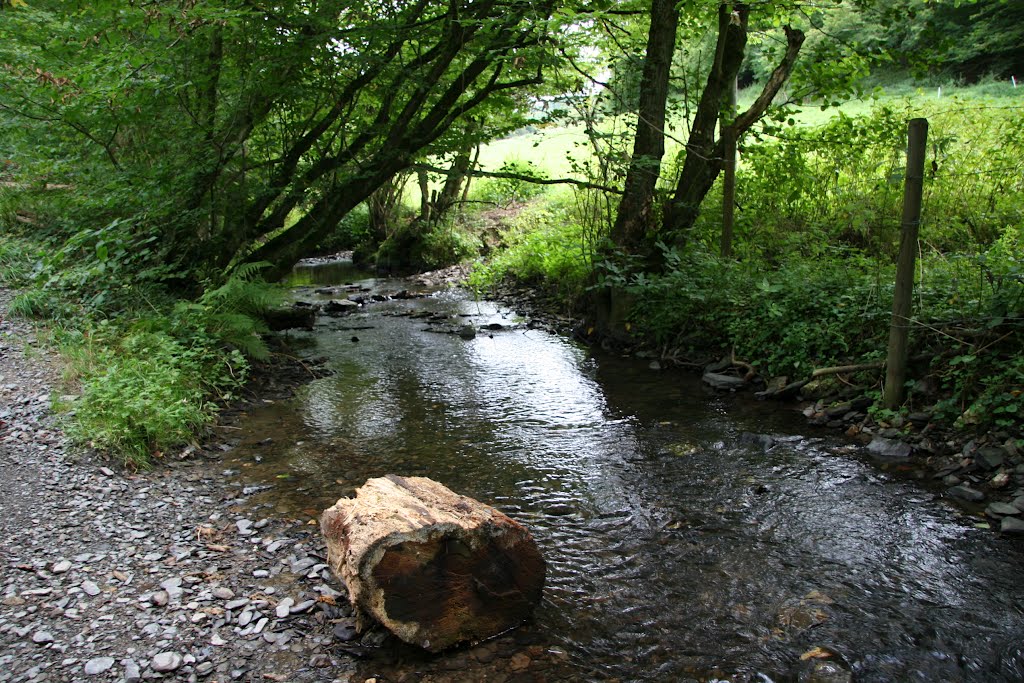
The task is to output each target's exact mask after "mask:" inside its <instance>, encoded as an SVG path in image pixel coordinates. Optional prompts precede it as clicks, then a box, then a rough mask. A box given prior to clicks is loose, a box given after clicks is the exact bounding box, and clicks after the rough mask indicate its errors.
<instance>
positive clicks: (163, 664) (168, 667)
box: [149, 652, 184, 673]
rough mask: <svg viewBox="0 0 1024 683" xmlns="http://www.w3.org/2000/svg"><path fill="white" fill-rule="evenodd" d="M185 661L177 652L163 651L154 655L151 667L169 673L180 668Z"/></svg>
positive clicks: (159, 671) (158, 671)
mask: <svg viewBox="0 0 1024 683" xmlns="http://www.w3.org/2000/svg"><path fill="white" fill-rule="evenodd" d="M183 661H184V660H183V658H182V656H181V655H180V654H178V653H177V652H161V653H159V654H157V655H155V656H154V657H153V659H152V661H150V663H149V667H150V668H151V669H153V671H156V672H157V673H167V672H168V671H177V670H178V669H180V668H181V665H182V662H183Z"/></svg>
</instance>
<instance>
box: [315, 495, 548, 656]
mask: <svg viewBox="0 0 1024 683" xmlns="http://www.w3.org/2000/svg"><path fill="white" fill-rule="evenodd" d="M321 528H322V530H323V533H324V537H325V538H326V540H327V559H328V562H329V564H330V566H331V569H332V570H333V571H334V573H335V574H336V575H337V576H338V577H339V578H341V580H342V581H344V582H345V585H346V586H347V587H348V591H349V599H350V600H351V602H352V605H353V607H355V608H356V611H357V614H359V616H360V620H359V621H360V627H362V626H364V625H365V624H364V623H363V622H364V620H365V618H366V617H367V616H369V617H372V618H373V619H376V620H377V621H379V622H380V623H381V624H383V625H384V626H385V627H386V628H387V629H388V630H390V631H391V632H392V633H394V634H395V635H396V636H398V637H399V638H401V639H402V640H404V641H405V642H407V643H411V644H414V645H418V646H420V647H423V648H425V649H427V650H430V651H432V652H437V651H440V650H443V649H445V648H448V647H451V646H452V645H455V644H457V643H460V642H464V641H475V640H480V639H483V638H488V637H491V636H494V635H497V634H498V633H501V632H503V631H505V630H508V629H509V628H512V627H514V626H517V625H519V624H520V623H522V622H523V621H524V620H525V619H526V618H527V617H529V615H530V613H531V612H532V610H533V607H534V605H536V603H537V602H538V601H539V600H540V595H541V590H542V588H543V584H544V571H545V568H544V560H543V558H541V556H540V552H539V551H538V549H537V546H536V544H535V543H534V541H533V538H532V537H531V536H530V532H529V531H527V529H526V528H525V527H523V526H521V525H520V524H518V523H516V522H515V521H513V520H512V519H511V518H509V517H507V516H506V515H504V514H502V513H501V512H499V511H498V510H496V509H494V508H492V507H490V506H489V505H484V504H483V503H480V502H478V501H475V500H473V499H471V498H467V497H465V496H460V495H458V494H456V493H453V492H452V491H450V490H449V489H447V488H445V487H444V486H442V485H441V484H438V483H437V482H435V481H432V480H430V479H426V478H424V477H407V478H403V477H398V476H395V475H388V476H386V477H381V478H378V479H370V480H369V481H367V482H366V484H364V485H363V486H362V487H360V488H359V490H358V491H356V497H355V498H354V499H352V498H342V499H341V500H339V501H338V502H337V503H335V505H334V506H333V507H331V508H329V509H328V510H325V511H324V513H323V516H322V518H321Z"/></svg>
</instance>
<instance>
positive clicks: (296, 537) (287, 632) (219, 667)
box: [0, 290, 565, 683]
mask: <svg viewBox="0 0 1024 683" xmlns="http://www.w3.org/2000/svg"><path fill="white" fill-rule="evenodd" d="M11 296H12V294H11V292H9V291H6V290H0V567H2V571H0V681H2V682H7V681H10V682H11V683H15V682H17V683H49V682H58V681H90V680H96V681H123V682H125V683H131V682H132V681H140V680H166V681H201V680H202V681H211V682H221V683H223V682H226V681H287V682H289V683H291V682H295V683H301V682H305V681H338V682H349V681H359V682H360V683H362V682H363V681H377V682H378V683H384V679H383V678H374V677H373V676H372V675H371V676H367V675H365V674H363V673H360V672H359V671H358V669H359V663H360V659H361V658H362V657H364V656H365V655H366V654H367V653H368V652H371V651H377V650H380V649H381V648H382V647H398V648H399V651H400V652H401V646H399V645H397V643H395V642H394V638H393V637H391V636H389V635H388V634H386V633H385V632H383V631H381V630H379V629H378V630H370V631H368V632H366V633H363V634H357V633H356V630H355V619H354V618H353V615H352V612H351V609H350V608H349V605H348V600H347V596H346V595H345V593H344V592H343V591H344V590H345V589H344V586H343V585H341V584H340V583H339V582H338V581H337V579H335V578H334V577H333V576H332V575H331V574H330V572H329V570H328V569H327V565H326V559H325V558H326V550H325V546H324V542H323V539H322V536H321V535H320V530H319V526H318V525H317V523H316V520H317V518H318V516H319V512H320V511H319V510H314V509H310V510H308V511H306V512H307V513H308V514H306V515H305V516H303V517H302V518H288V517H282V516H281V515H280V514H277V513H275V512H274V511H273V510H272V509H264V508H272V507H273V506H272V505H270V504H263V505H262V506H261V505H260V504H257V503H253V502H252V501H251V498H252V497H253V495H254V494H255V493H257V492H259V491H260V490H262V489H263V488H265V487H261V486H258V485H256V486H246V485H245V483H244V482H243V478H242V477H240V476H239V475H240V474H241V473H240V471H239V470H237V469H235V470H232V469H226V467H225V465H224V463H223V462H222V458H223V456H224V454H225V453H227V452H229V451H230V450H231V449H232V448H233V447H234V445H235V444H236V443H237V437H234V436H233V435H234V434H236V433H237V428H236V427H234V426H233V425H232V415H235V416H237V415H238V414H240V413H241V412H242V411H244V410H245V408H246V406H245V405H238V406H234V407H232V408H231V409H229V410H226V411H224V412H223V413H222V416H223V418H224V419H223V420H222V423H221V425H220V426H219V427H218V428H216V429H215V430H214V432H215V435H214V436H216V435H218V434H219V435H221V436H222V438H219V439H217V438H213V439H211V440H210V441H209V442H208V443H204V444H203V445H202V446H201V447H200V448H186V449H183V450H182V451H180V452H179V453H170V454H165V456H164V457H163V458H161V459H159V460H157V461H156V463H155V465H154V467H153V469H152V470H150V471H145V472H132V471H126V470H124V469H123V468H122V467H120V466H119V464H118V463H116V462H112V461H109V460H107V459H104V458H103V457H102V455H101V454H98V453H94V452H90V451H88V450H83V449H80V448H76V447H73V446H72V445H71V444H69V443H68V442H67V440H66V439H65V438H64V436H63V435H62V433H61V430H60V428H59V425H58V423H57V419H56V417H55V416H54V415H53V414H52V413H51V411H50V399H51V395H52V394H53V393H54V392H56V391H60V382H59V370H58V364H57V359H56V355H55V354H56V352H55V351H53V350H52V349H48V348H46V347H45V346H44V345H42V344H40V343H38V342H37V340H36V330H35V329H34V328H33V327H32V325H31V324H29V323H25V322H23V321H20V320H12V319H10V318H8V317H7V316H6V309H7V304H8V302H9V301H10V298H11ZM304 372H306V370H305V369H304V368H303V367H299V368H296V367H294V366H292V367H290V368H288V369H287V370H285V371H283V372H281V373H279V374H280V375H283V376H274V375H271V376H267V377H263V378H262V382H260V383H258V384H259V386H258V387H257V388H256V392H257V393H256V394H255V395H254V396H252V397H251V401H253V402H259V403H271V402H273V401H275V400H282V399H284V398H286V397H287V396H288V395H289V394H290V393H291V390H292V389H293V388H294V387H295V386H296V385H297V384H299V383H301V382H302V381H304V379H307V378H308V377H307V378H304V377H303V376H302V374H303V373H304ZM289 373H290V375H291V376H289ZM400 656H409V653H408V652H406V653H404V655H400ZM413 656H415V653H413ZM564 656H565V653H564V652H557V651H556V652H547V651H546V650H545V648H542V647H539V646H537V645H535V644H533V643H532V640H531V636H530V635H529V633H528V632H527V631H522V632H519V633H513V634H509V635H507V636H504V637H502V638H498V639H495V640H492V641H490V642H487V643H483V644H480V645H477V646H475V647H473V648H469V649H463V650H462V651H461V652H459V653H456V654H455V655H454V656H453V655H448V656H445V657H443V658H431V659H428V660H424V662H423V663H422V666H420V667H419V669H420V673H417V674H416V675H415V676H414V677H413V678H406V679H403V678H399V679H390V678H389V679H388V680H434V681H466V680H479V681H485V680H486V681H493V682H495V683H502V682H504V681H518V682H520V683H526V682H528V681H540V680H545V676H544V674H543V673H542V672H543V670H544V669H545V667H546V666H547V663H557V662H559V661H561V660H562V659H563V658H564ZM469 662H472V663H473V665H474V673H473V674H463V673H460V672H461V671H462V670H463V669H464V668H465V666H466V665H467V663H469ZM364 668H365V667H364ZM547 680H563V679H561V678H559V677H557V676H556V677H554V678H548V679H547Z"/></svg>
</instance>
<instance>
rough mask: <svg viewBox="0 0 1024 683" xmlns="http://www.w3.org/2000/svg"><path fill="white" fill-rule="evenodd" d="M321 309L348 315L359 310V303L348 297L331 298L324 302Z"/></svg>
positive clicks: (330, 312) (329, 312)
mask: <svg viewBox="0 0 1024 683" xmlns="http://www.w3.org/2000/svg"><path fill="white" fill-rule="evenodd" d="M321 310H323V312H324V313H326V314H328V315H348V314H349V313H352V312H353V311H357V310H359V304H357V303H356V302H355V301H349V300H348V299H331V300H330V301H328V302H326V303H325V304H323V308H322V309H321Z"/></svg>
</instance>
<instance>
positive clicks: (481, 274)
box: [469, 201, 592, 300]
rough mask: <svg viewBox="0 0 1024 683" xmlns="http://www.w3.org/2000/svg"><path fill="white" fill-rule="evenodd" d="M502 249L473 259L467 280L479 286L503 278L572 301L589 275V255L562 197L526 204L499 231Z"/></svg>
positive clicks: (483, 287) (588, 249) (581, 232)
mask: <svg viewBox="0 0 1024 683" xmlns="http://www.w3.org/2000/svg"><path fill="white" fill-rule="evenodd" d="M501 238H502V241H503V243H504V244H503V248H502V249H501V250H500V251H498V252H497V253H496V254H494V255H493V256H492V258H491V259H490V260H489V261H488V262H487V263H481V264H478V265H477V266H476V267H475V268H474V269H473V272H472V273H471V274H470V278H469V284H470V286H471V287H473V288H475V289H477V290H483V289H486V288H487V287H490V286H492V285H494V284H497V283H498V282H501V281H502V280H503V279H505V278H507V277H513V278H515V279H516V280H519V281H521V282H524V283H529V284H534V285H541V286H543V287H545V288H547V289H549V290H551V291H552V293H555V294H557V295H558V296H560V297H562V298H563V300H574V299H575V298H576V297H577V296H578V295H579V294H580V293H581V292H582V291H583V290H584V288H585V286H586V284H587V283H588V281H589V279H590V276H591V268H592V258H591V251H590V247H589V245H588V243H587V240H586V239H585V237H584V231H583V229H582V228H581V227H580V224H579V221H577V220H576V219H575V217H574V216H573V212H572V209H571V208H570V207H569V206H568V205H567V204H565V203H562V202H557V201H556V202H546V203H541V204H533V205H528V206H527V207H526V208H524V209H523V211H521V212H520V213H519V214H518V215H517V216H516V217H515V218H513V219H512V221H511V224H510V225H509V227H507V228H506V229H505V230H503V231H502V233H501Z"/></svg>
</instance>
